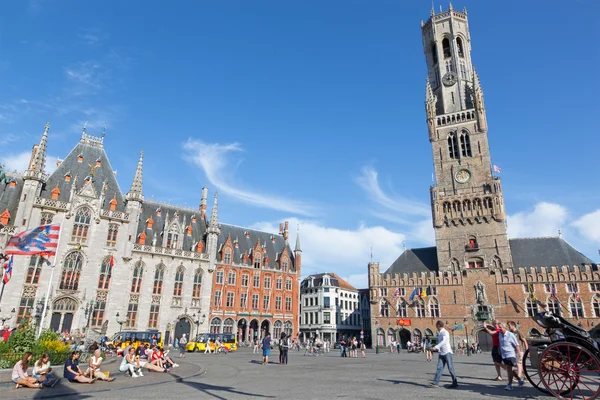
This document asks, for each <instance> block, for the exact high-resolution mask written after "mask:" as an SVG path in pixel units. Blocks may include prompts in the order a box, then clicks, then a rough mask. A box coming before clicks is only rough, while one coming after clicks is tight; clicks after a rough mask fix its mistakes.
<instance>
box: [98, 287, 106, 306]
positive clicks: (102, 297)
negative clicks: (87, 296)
mask: <svg viewBox="0 0 600 400" xmlns="http://www.w3.org/2000/svg"><path fill="white" fill-rule="evenodd" d="M107 300H108V290H98V292H97V293H96V303H105V302H106V301H107Z"/></svg>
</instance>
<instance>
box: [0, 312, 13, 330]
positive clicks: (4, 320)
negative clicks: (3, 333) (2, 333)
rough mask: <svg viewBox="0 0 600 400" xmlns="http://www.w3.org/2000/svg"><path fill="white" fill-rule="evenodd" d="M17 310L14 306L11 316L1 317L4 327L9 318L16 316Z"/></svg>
mask: <svg viewBox="0 0 600 400" xmlns="http://www.w3.org/2000/svg"><path fill="white" fill-rule="evenodd" d="M0 312H2V309H0ZM16 312H17V311H16V310H15V309H14V308H13V309H12V310H10V316H8V317H0V321H2V327H4V323H5V322H6V321H8V320H10V319H11V318H12V317H14V316H15V313H16Z"/></svg>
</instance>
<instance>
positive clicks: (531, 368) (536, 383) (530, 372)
mask: <svg viewBox="0 0 600 400" xmlns="http://www.w3.org/2000/svg"><path fill="white" fill-rule="evenodd" d="M532 349H533V351H536V352H538V354H541V350H538V348H537V347H531V346H530V347H529V348H528V349H527V350H525V353H524V354H523V361H522V363H523V364H522V365H523V374H525V377H526V378H527V380H528V381H529V383H531V385H532V386H533V387H534V388H536V389H537V390H539V391H540V392H543V393H546V394H550V392H549V391H547V390H546V389H545V388H544V384H543V383H542V376H541V375H540V370H539V368H538V366H537V365H534V364H535V361H532V359H531V350H532ZM538 359H539V356H538ZM534 360H535V358H534ZM565 394H566V393H565Z"/></svg>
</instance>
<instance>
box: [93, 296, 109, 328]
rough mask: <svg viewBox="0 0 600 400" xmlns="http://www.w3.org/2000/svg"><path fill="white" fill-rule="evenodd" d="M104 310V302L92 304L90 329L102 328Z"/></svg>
mask: <svg viewBox="0 0 600 400" xmlns="http://www.w3.org/2000/svg"><path fill="white" fill-rule="evenodd" d="M105 310H106V302H104V301H101V302H97V303H95V304H94V311H93V312H92V322H91V323H92V327H94V328H100V327H102V322H104V311H105Z"/></svg>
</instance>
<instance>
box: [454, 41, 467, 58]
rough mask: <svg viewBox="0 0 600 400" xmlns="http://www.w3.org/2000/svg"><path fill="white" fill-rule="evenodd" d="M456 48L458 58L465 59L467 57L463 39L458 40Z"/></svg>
mask: <svg viewBox="0 0 600 400" xmlns="http://www.w3.org/2000/svg"><path fill="white" fill-rule="evenodd" d="M456 47H457V48H458V56H459V57H464V56H465V50H464V48H463V42H462V39H461V38H456Z"/></svg>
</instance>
